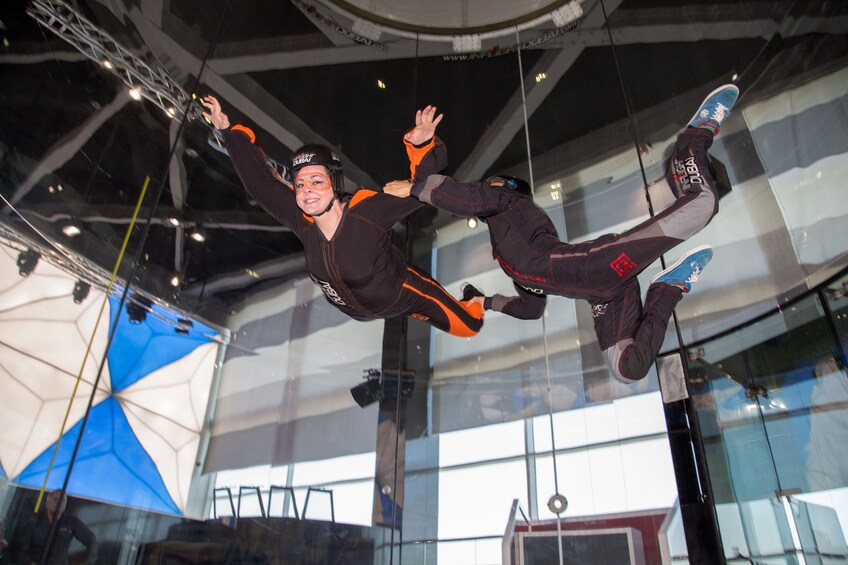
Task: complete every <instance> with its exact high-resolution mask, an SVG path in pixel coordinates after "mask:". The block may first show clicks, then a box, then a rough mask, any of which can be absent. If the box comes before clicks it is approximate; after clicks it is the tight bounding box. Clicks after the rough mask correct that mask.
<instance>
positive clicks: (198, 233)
mask: <svg viewBox="0 0 848 565" xmlns="http://www.w3.org/2000/svg"><path fill="white" fill-rule="evenodd" d="M189 237H190V238H192V239H193V240H194V241H196V242H198V243H203V242H204V241H206V232H205V231H204V229H203V228H201V227H200V226H195V227H194V229H193V230H191V233H190V234H189Z"/></svg>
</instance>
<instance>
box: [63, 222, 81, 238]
mask: <svg viewBox="0 0 848 565" xmlns="http://www.w3.org/2000/svg"><path fill="white" fill-rule="evenodd" d="M62 233H63V234H65V235H66V236H68V237H76V236H78V235H79V234H81V233H82V224H81V223H80V222H78V221H76V220H71V221H70V222H68V223H67V224H65V225H64V226H62Z"/></svg>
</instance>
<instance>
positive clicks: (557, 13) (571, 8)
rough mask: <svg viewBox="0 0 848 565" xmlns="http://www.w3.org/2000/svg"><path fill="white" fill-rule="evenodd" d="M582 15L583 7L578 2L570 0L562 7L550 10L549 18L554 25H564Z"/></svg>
mask: <svg viewBox="0 0 848 565" xmlns="http://www.w3.org/2000/svg"><path fill="white" fill-rule="evenodd" d="M582 15H583V7H582V6H580V2H577V0H572V1H571V2H569V3H568V4H566V5H565V6H563V7H562V8H557V9H556V10H554V11H553V12H551V20H553V22H554V25H555V26H557V27H565V26H567V25H568V24H570V23H571V22H573V21H575V20H577V19H578V18H579V17H580V16H582Z"/></svg>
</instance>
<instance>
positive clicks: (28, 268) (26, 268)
mask: <svg viewBox="0 0 848 565" xmlns="http://www.w3.org/2000/svg"><path fill="white" fill-rule="evenodd" d="M39 259H41V255H39V254H38V252H37V251H34V250H32V249H27V250H26V251H21V252H20V253H19V254H18V274H19V275H21V276H22V277H28V276H30V275H31V274H32V272H33V271H34V270H35V266H36V265H38V260H39Z"/></svg>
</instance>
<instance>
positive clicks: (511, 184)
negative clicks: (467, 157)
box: [486, 175, 533, 198]
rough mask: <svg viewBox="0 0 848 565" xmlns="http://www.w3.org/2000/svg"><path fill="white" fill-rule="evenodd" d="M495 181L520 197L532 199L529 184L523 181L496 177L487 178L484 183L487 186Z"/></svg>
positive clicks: (515, 178)
mask: <svg viewBox="0 0 848 565" xmlns="http://www.w3.org/2000/svg"><path fill="white" fill-rule="evenodd" d="M495 181H501V182H502V183H503V186H504V188H508V189H510V190H514V191H515V192H517V193H518V194H520V195H521V196H526V197H527V198H533V190H532V189H531V188H530V184H528V182H527V181H526V180H524V179H520V178H518V177H510V176H506V175H497V176H495V177H489V178H487V179H486V182H487V183H489V184H491V183H493V182H495Z"/></svg>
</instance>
